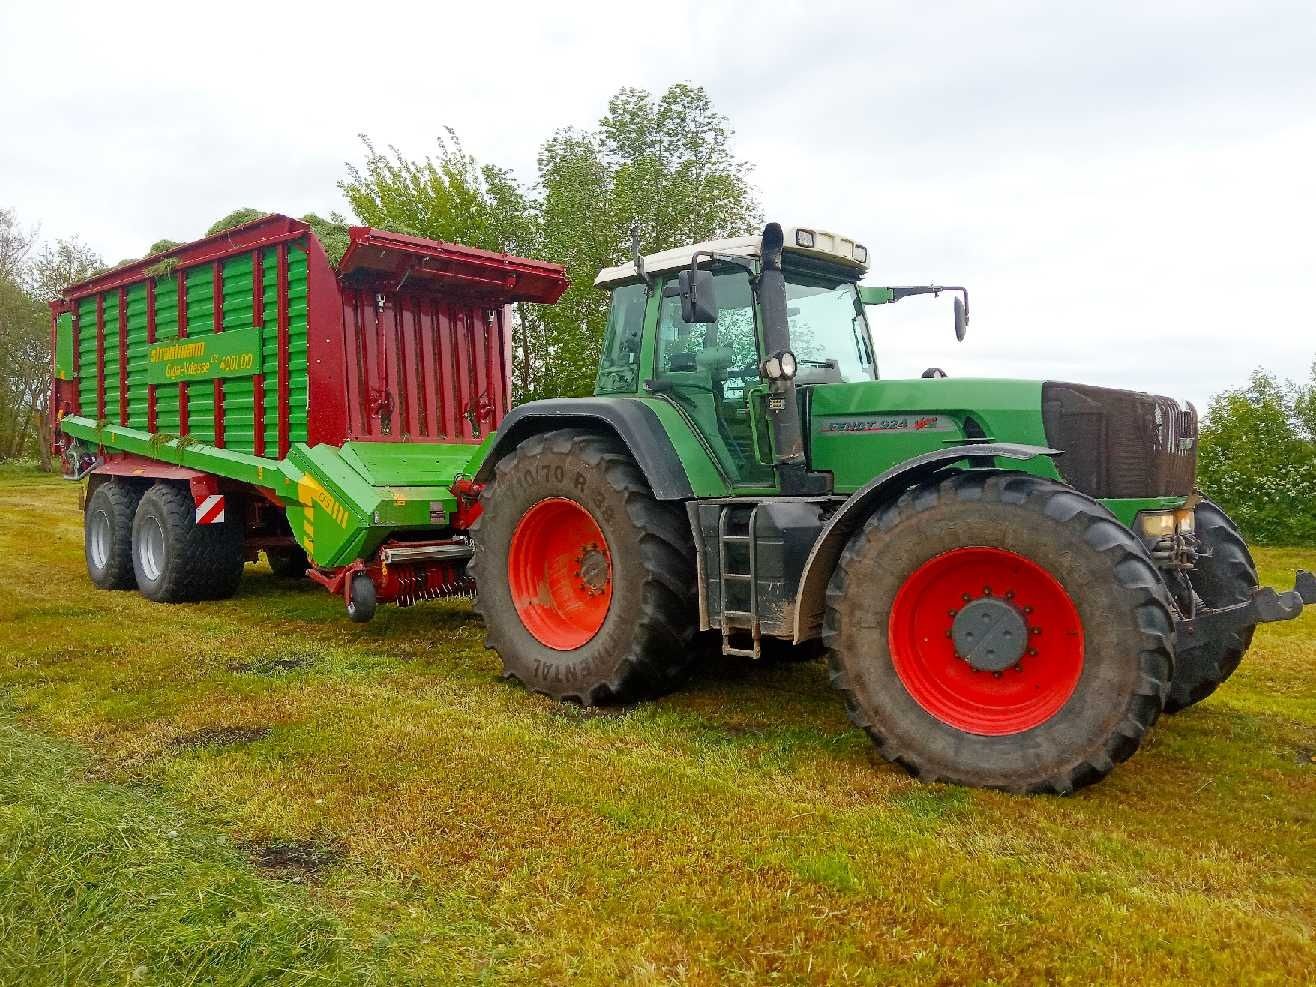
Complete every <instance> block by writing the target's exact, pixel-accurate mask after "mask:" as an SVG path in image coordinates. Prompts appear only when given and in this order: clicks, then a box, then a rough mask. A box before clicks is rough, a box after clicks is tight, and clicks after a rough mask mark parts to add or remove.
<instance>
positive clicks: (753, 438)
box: [595, 227, 941, 492]
mask: <svg viewBox="0 0 1316 987" xmlns="http://www.w3.org/2000/svg"><path fill="white" fill-rule="evenodd" d="M762 242H763V241H762V239H761V238H760V237H757V236H754V237H738V238H734V239H724V240H714V241H709V242H705V243H700V244H694V245H691V246H686V247H680V248H677V249H674V250H667V251H663V252H661V253H657V254H651V255H649V256H647V257H639V256H637V257H636V258H635V260H634V261H633V262H632V263H630V264H624V265H620V266H618V267H612V268H608V269H606V270H604V271H602V272H601V273H600V274H599V276H598V278H597V279H596V280H595V285H596V286H597V287H601V288H606V289H609V290H610V291H611V295H612V304H611V310H610V315H609V319H608V326H607V331H606V334H605V337H604V342H603V354H602V360H601V362H600V367H599V375H598V380H597V385H596V388H595V393H596V394H597V395H599V396H609V397H619V396H636V395H638V396H642V397H644V396H656V395H662V396H664V397H666V398H667V399H668V400H669V401H670V403H672V404H673V405H675V406H676V407H677V408H678V409H680V411H681V413H682V414H683V415H684V416H685V417H686V418H687V419H688V421H689V422H690V424H692V425H693V426H694V428H695V429H696V430H697V431H698V433H699V435H700V436H701V437H702V438H703V440H704V441H705V442H706V443H707V445H708V446H709V448H710V449H711V450H712V452H713V454H714V456H715V458H716V459H717V462H718V465H719V466H720V468H721V469H722V470H723V471H724V472H725V474H726V475H727V477H728V479H729V480H730V481H731V482H732V484H733V485H734V486H736V487H738V488H764V489H778V488H779V483H778V467H779V466H780V459H781V457H780V456H779V455H777V454H775V453H774V441H775V434H774V433H775V432H776V431H778V430H779V428H780V418H781V412H782V410H783V408H782V403H783V402H784V401H785V400H786V398H785V395H784V392H786V391H787V390H789V391H791V392H792V395H791V398H790V400H791V403H792V404H793V405H794V406H795V408H796V409H797V411H798V416H800V417H804V418H807V404H808V397H807V390H808V389H809V388H811V387H817V386H820V385H828V384H846V383H850V384H853V383H862V382H870V381H873V380H876V379H877V364H876V360H875V358H874V355H873V344H872V339H871V336H870V333H869V326H868V319H867V316H866V315H865V306H866V305H869V304H881V303H885V302H888V301H894V300H896V299H897V298H899V297H903V295H904V294H911V293H919V292H926V291H929V290H941V289H929V288H918V289H909V288H869V287H860V286H859V284H858V281H859V279H860V278H862V277H863V276H864V274H865V272H866V271H867V261H868V250H867V248H865V247H864V246H863V244H860V243H856V242H855V241H854V240H851V239H848V238H846V237H842V236H839V235H837V234H833V233H829V232H827V231H825V230H819V229H815V228H806V227H792V228H788V229H786V230H784V231H783V232H782V249H781V253H780V275H781V279H782V287H783V288H784V299H785V312H784V315H785V320H784V322H785V324H784V325H782V326H779V327H774V326H773V325H772V324H771V323H772V322H773V320H772V319H769V320H767V321H766V322H765V318H764V297H763V294H764V292H763V285H764V278H763V276H762V275H763V269H764V264H763V257H762ZM780 297H781V296H780V295H777V296H776V300H777V304H776V305H775V306H774V305H772V303H769V307H770V308H771V309H773V311H776V310H777V309H780V307H781V306H780ZM692 301H695V302H697V304H693V305H692ZM776 321H780V319H778V320H776ZM774 328H775V332H774ZM774 335H775V336H776V337H777V338H775V339H770V338H769V337H772V336H774ZM774 421H775V422H776V424H774ZM788 431H789V429H788ZM801 454H802V449H801ZM797 492H799V491H797Z"/></svg>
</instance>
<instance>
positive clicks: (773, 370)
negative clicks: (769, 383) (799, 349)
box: [763, 350, 799, 380]
mask: <svg viewBox="0 0 1316 987" xmlns="http://www.w3.org/2000/svg"><path fill="white" fill-rule="evenodd" d="M798 369H799V367H798V364H797V362H796V360H795V354H794V353H792V352H791V351H790V350H782V351H781V352H780V353H774V354H773V355H772V356H770V357H768V358H767V359H766V360H764V361H763V376H764V377H766V378H768V380H790V379H791V378H793V377H794V376H795V371H796V370H798Z"/></svg>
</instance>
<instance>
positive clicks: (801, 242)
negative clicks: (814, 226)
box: [795, 230, 813, 247]
mask: <svg viewBox="0 0 1316 987" xmlns="http://www.w3.org/2000/svg"><path fill="white" fill-rule="evenodd" d="M795 246H797V247H812V246H813V230H796V231H795Z"/></svg>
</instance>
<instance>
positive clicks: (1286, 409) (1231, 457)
mask: <svg viewBox="0 0 1316 987" xmlns="http://www.w3.org/2000/svg"><path fill="white" fill-rule="evenodd" d="M1314 411H1316V366H1314V367H1313V371H1312V378H1311V380H1310V381H1309V382H1308V383H1307V384H1304V385H1295V384H1293V383H1291V382H1289V381H1280V380H1278V379H1277V378H1276V377H1274V376H1273V375H1271V374H1268V373H1266V372H1265V371H1264V370H1261V369H1257V370H1254V371H1253V372H1252V377H1251V379H1250V380H1249V381H1248V384H1247V385H1246V386H1245V387H1240V388H1237V389H1235V390H1230V391H1225V392H1223V393H1221V394H1217V395H1216V396H1215V397H1213V398H1212V399H1211V405H1210V408H1209V410H1208V411H1207V415H1206V419H1205V421H1204V422H1203V425H1202V430H1201V439H1200V442H1199V444H1198V483H1199V485H1200V486H1201V488H1202V491H1203V492H1204V493H1205V494H1206V495H1207V496H1208V497H1210V498H1211V499H1212V500H1214V501H1216V502H1217V503H1218V504H1220V506H1221V507H1223V508H1224V509H1225V511H1226V512H1227V513H1228V514H1229V515H1230V516H1231V517H1232V518H1233V519H1234V521H1235V523H1237V524H1238V526H1239V528H1240V529H1241V530H1242V531H1243V534H1244V535H1245V536H1246V537H1247V538H1248V539H1249V540H1250V541H1254V542H1257V543H1259V544H1269V545H1309V544H1311V543H1312V542H1314V541H1316V509H1313V507H1312V505H1313V504H1316V432H1314V431H1313V427H1314V426H1316V413H1314Z"/></svg>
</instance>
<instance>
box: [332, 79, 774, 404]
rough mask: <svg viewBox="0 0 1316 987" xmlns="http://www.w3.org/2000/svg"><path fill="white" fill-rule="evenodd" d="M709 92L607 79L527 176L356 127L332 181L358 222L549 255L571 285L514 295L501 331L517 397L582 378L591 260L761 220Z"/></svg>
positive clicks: (442, 145)
mask: <svg viewBox="0 0 1316 987" xmlns="http://www.w3.org/2000/svg"><path fill="white" fill-rule="evenodd" d="M731 138H732V131H731V127H730V124H729V122H728V121H727V118H726V117H725V116H723V115H722V114H720V113H718V112H717V111H716V110H715V109H714V107H713V105H712V101H711V100H710V99H709V97H708V94H707V93H706V92H704V90H703V89H702V88H700V87H698V86H692V85H689V84H687V83H678V84H676V85H673V86H671V87H669V88H668V89H667V90H666V91H665V92H664V93H663V94H662V95H661V96H658V97H656V98H655V97H654V96H653V95H652V94H651V93H648V92H646V91H645V90H642V89H622V90H619V91H618V92H617V93H616V94H615V95H614V96H613V97H612V99H611V100H610V101H609V103H608V112H607V114H606V115H605V116H604V117H603V118H602V119H601V120H600V121H599V122H598V126H597V127H596V128H594V129H592V130H578V129H574V128H564V129H559V130H557V131H555V132H554V133H553V134H551V135H550V136H549V138H548V139H547V140H546V141H545V142H544V144H543V145H542V146H541V147H540V151H539V155H538V159H537V172H538V176H537V177H538V180H537V182H536V183H535V184H534V186H532V187H530V188H525V187H523V186H522V185H520V184H519V183H518V182H517V181H516V179H515V178H514V177H513V176H512V175H511V173H510V172H508V171H507V170H505V169H502V168H498V167H496V166H494V165H491V164H481V163H480V162H478V161H477V160H476V159H475V158H474V156H472V155H470V154H468V153H467V152H466V151H465V149H464V148H463V147H462V145H461V142H460V141H459V140H458V139H457V137H456V135H455V134H454V133H453V132H452V131H451V130H448V131H447V132H446V137H440V138H439V153H438V155H437V156H436V157H426V158H423V159H421V160H419V161H409V160H407V159H406V158H404V157H403V156H402V154H401V153H400V152H399V151H398V150H397V149H396V148H390V149H389V153H388V154H384V153H381V152H379V151H377V150H376V148H375V146H374V145H373V144H372V143H371V142H370V141H369V139H367V138H365V137H364V136H363V138H362V140H363V142H364V143H365V146H366V161H365V164H364V165H363V166H362V167H360V168H358V167H356V166H353V165H349V166H348V177H347V178H346V179H345V180H344V181H343V182H341V183H340V188H341V189H342V190H343V193H344V195H345V196H346V197H347V200H348V202H349V203H351V206H352V208H353V210H354V211H355V212H356V214H357V215H358V216H359V217H360V219H361V221H362V222H364V223H366V224H368V225H370V226H377V227H381V228H384V229H391V230H396V231H398V232H402V233H411V234H414V235H417V236H426V237H432V238H434V239H439V240H450V241H456V242H459V243H467V244H470V245H471V246H477V247H484V248H486V249H492V250H501V251H505V252H508V253H518V254H525V255H528V256H538V257H543V258H545V259H548V260H554V261H557V262H559V263H562V264H564V265H565V266H566V269H567V275H568V277H569V278H570V279H571V287H570V288H569V289H568V290H567V293H566V294H565V295H564V296H563V298H562V300H561V301H559V302H558V304H557V305H555V306H529V305H527V306H519V307H518V311H517V318H516V320H515V323H516V324H515V326H514V329H513V342H514V348H515V350H516V365H515V369H514V373H513V384H514V389H515V393H516V397H517V399H518V400H521V401H527V400H533V399H536V398H543V397H556V396H577V395H582V394H587V393H589V392H590V391H592V390H593V387H594V376H595V371H596V369H597V365H598V356H599V349H600V345H601V342H602V337H603V330H604V326H605V324H606V322H607V299H606V297H605V296H604V295H603V294H602V293H601V292H598V291H596V290H594V288H593V282H594V276H595V274H597V273H598V271H599V269H600V268H603V267H607V266H609V265H612V264H616V263H619V262H621V261H622V260H624V259H625V258H627V257H628V256H629V253H630V243H631V235H632V230H635V231H637V232H638V234H639V237H640V243H641V246H642V248H643V249H644V250H645V251H646V252H650V251H655V250H662V249H665V248H668V247H674V246H679V245H681V244H684V243H692V242H697V241H700V240H707V239H713V238H717V237H723V236H734V235H737V234H741V233H748V232H751V231H752V230H753V229H754V227H755V225H756V223H757V221H758V218H759V212H758V204H757V201H756V199H755V196H754V191H753V189H752V187H751V186H750V184H749V174H750V166H749V165H748V164H747V163H746V162H744V161H741V160H740V159H738V158H736V157H735V155H734V154H733V153H732V152H731V149H730V143H731Z"/></svg>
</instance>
